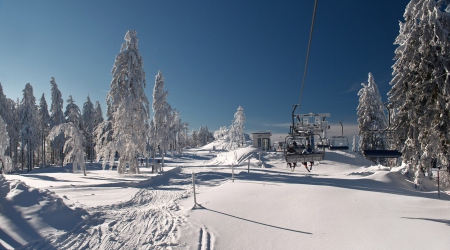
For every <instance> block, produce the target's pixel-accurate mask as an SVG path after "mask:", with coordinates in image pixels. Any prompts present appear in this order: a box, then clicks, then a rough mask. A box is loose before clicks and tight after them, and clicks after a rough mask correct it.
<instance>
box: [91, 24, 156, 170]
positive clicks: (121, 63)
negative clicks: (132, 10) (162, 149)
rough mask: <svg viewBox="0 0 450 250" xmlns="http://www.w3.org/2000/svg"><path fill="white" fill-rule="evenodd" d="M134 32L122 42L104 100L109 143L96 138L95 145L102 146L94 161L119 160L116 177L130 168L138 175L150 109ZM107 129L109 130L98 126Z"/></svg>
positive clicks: (144, 146) (101, 138)
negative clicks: (118, 157)
mask: <svg viewBox="0 0 450 250" xmlns="http://www.w3.org/2000/svg"><path fill="white" fill-rule="evenodd" d="M136 34H137V32H136V31H135V30H128V32H127V33H126V34H125V42H124V43H123V44H122V47H121V49H120V52H119V54H117V56H116V60H115V62H114V67H113V69H112V71H111V74H112V75H113V77H112V81H111V85H110V91H109V93H108V94H107V96H106V103H107V105H108V114H107V115H108V121H107V123H108V122H110V123H111V124H110V125H111V126H110V128H111V130H112V136H111V140H110V141H106V142H105V141H102V140H103V139H104V138H103V137H101V136H100V137H97V139H100V141H99V140H97V144H102V143H106V144H105V145H102V150H101V151H100V152H98V154H97V159H99V158H100V157H103V159H104V161H106V160H107V159H108V158H109V159H110V161H111V160H112V161H113V160H114V155H115V152H116V151H117V152H118V153H119V156H120V159H119V164H118V166H117V171H118V172H119V173H121V174H122V173H125V171H126V165H127V164H128V165H129V173H132V174H137V173H139V166H138V161H137V156H138V154H144V152H145V150H146V142H147V137H146V135H147V129H148V119H149V116H150V107H149V103H148V99H147V97H146V96H145V92H144V88H145V87H146V82H145V72H144V69H143V63H144V62H143V59H142V57H141V55H140V53H139V49H138V38H137V36H136ZM99 127H103V128H107V127H108V126H99Z"/></svg>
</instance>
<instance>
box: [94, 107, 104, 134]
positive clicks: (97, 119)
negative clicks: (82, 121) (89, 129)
mask: <svg viewBox="0 0 450 250" xmlns="http://www.w3.org/2000/svg"><path fill="white" fill-rule="evenodd" d="M94 110H95V113H94V128H95V127H97V126H98V125H99V124H100V123H102V122H103V121H104V119H103V112H102V106H100V103H99V102H98V101H96V102H95V108H94Z"/></svg>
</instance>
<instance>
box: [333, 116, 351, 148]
mask: <svg viewBox="0 0 450 250" xmlns="http://www.w3.org/2000/svg"><path fill="white" fill-rule="evenodd" d="M339 123H340V124H341V128H342V132H341V135H339V136H332V137H331V139H330V144H329V147H328V149H329V150H348V149H349V147H348V138H347V137H346V136H344V126H343V125H342V122H339Z"/></svg>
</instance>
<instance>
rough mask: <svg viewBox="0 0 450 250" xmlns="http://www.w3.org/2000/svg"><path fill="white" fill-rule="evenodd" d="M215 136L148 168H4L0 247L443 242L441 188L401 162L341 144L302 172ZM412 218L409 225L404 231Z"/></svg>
mask: <svg viewBox="0 0 450 250" xmlns="http://www.w3.org/2000/svg"><path fill="white" fill-rule="evenodd" d="M221 146H223V142H220V141H216V142H213V143H211V144H208V145H206V146H204V147H202V148H197V149H190V150H187V151H185V153H184V154H183V155H180V156H178V157H168V158H166V167H165V169H164V172H163V173H160V174H154V173H153V174H152V173H151V169H147V168H145V167H141V174H135V175H129V174H123V175H119V174H118V173H117V172H116V171H107V170H101V166H100V164H92V165H90V164H88V165H87V176H83V174H82V173H81V172H80V173H70V169H71V166H67V167H65V168H60V167H57V168H55V167H52V168H44V169H35V170H33V172H32V173H29V174H25V173H24V174H21V175H6V176H5V178H0V182H1V186H2V189H1V192H2V195H1V203H0V204H1V208H2V214H1V217H0V218H1V222H2V223H1V224H0V239H1V241H0V245H1V246H3V248H5V249H10V248H22V249H303V248H305V249H425V248H427V249H428V248H430V249H447V247H448V246H450V238H449V237H448V235H449V233H450V228H449V225H450V214H449V213H448V211H449V209H450V197H449V195H448V194H445V193H441V198H440V199H439V198H438V194H437V189H436V186H435V183H434V181H431V180H426V182H425V188H426V189H425V190H424V191H418V190H417V189H415V188H414V187H413V184H412V181H411V180H408V179H406V178H405V177H404V176H403V175H402V174H401V173H400V169H401V168H395V169H393V170H392V171H389V169H388V168H385V167H383V166H372V164H371V162H369V161H367V160H366V159H364V158H362V157H361V156H360V155H358V154H354V153H350V152H327V153H326V156H325V160H324V161H323V162H320V163H318V164H316V165H315V166H314V167H313V170H312V171H311V173H308V172H307V171H306V170H305V169H304V168H303V167H298V168H296V169H295V171H294V172H290V170H289V168H287V167H286V163H285V162H284V159H283V156H282V153H281V152H273V151H272V152H260V151H258V150H257V149H255V148H253V147H249V146H248V147H247V146H246V147H242V148H239V149H236V150H231V151H227V150H223V149H221ZM213 148H216V150H213ZM259 153H261V162H260V160H259ZM248 159H250V160H248ZM232 164H234V165H235V168H234V181H233V180H232V168H231V165H232ZM249 165H250V168H249V172H248V166H249ZM192 173H194V174H195V182H196V200H197V203H198V204H199V205H198V206H195V205H194V196H193V189H192ZM16 179H18V180H16ZM418 230H419V231H420V236H421V237H415V236H414V235H417V232H418ZM21 246H24V247H21Z"/></svg>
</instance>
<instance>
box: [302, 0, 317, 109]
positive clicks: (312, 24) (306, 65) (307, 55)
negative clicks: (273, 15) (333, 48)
mask: <svg viewBox="0 0 450 250" xmlns="http://www.w3.org/2000/svg"><path fill="white" fill-rule="evenodd" d="M317 2H318V0H316V1H315V2H314V11H313V16H312V22H311V30H310V32H309V41H308V50H307V51H306V62H305V69H304V71H303V79H302V88H301V91H300V101H299V106H300V105H301V104H302V97H303V88H304V87H305V79H306V70H307V69H308V59H309V51H310V49H311V41H312V35H313V31H314V21H315V19H316V9H317ZM298 110H299V111H300V108H299V109H298Z"/></svg>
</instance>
